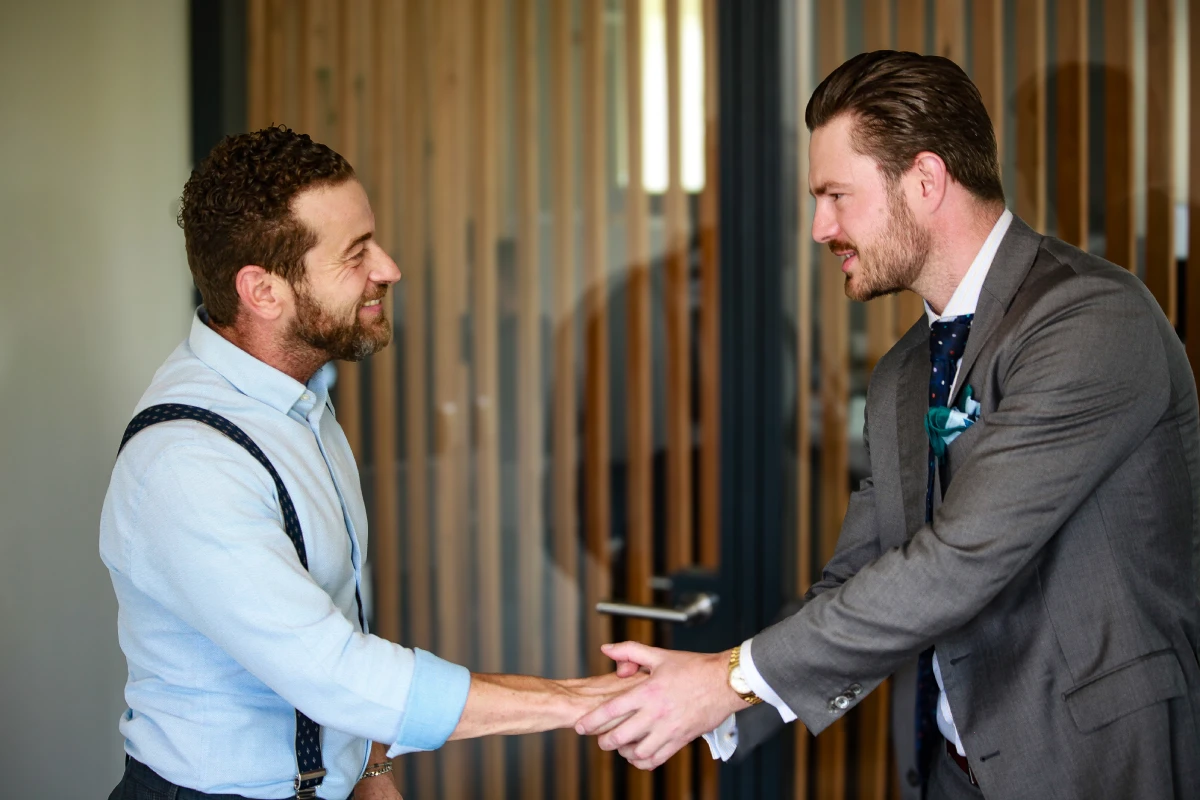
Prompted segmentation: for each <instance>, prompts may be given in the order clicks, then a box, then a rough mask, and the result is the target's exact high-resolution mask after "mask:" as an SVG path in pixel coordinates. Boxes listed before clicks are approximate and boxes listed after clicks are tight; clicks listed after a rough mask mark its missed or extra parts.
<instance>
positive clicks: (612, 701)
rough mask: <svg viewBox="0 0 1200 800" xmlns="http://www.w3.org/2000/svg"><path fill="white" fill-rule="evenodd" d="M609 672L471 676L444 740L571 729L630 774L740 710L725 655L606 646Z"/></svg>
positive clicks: (741, 702)
mask: <svg viewBox="0 0 1200 800" xmlns="http://www.w3.org/2000/svg"><path fill="white" fill-rule="evenodd" d="M601 649H602V651H603V652H604V654H605V655H606V656H608V657H609V658H611V659H613V661H615V662H616V665H617V668H616V671H615V673H608V674H606V675H599V676H595V677H591V678H576V679H569V680H561V681H550V680H547V679H544V678H532V677H529V676H516V675H479V674H476V675H473V676H472V681H471V690H470V693H469V694H468V697H467V704H466V707H465V708H464V710H463V715H462V718H461V719H460V720H459V724H458V727H457V728H456V729H455V731H454V733H453V734H452V735H451V736H450V738H451V739H466V738H473V737H475V736H488V735H494V734H506V733H507V734H514V733H535V732H538V731H544V730H552V729H554V728H566V727H571V726H573V727H574V728H575V731H576V732H577V733H579V734H580V735H584V736H598V737H599V740H598V743H599V745H600V748H601V749H602V750H616V751H617V752H619V753H620V754H621V755H622V756H623V757H624V758H625V759H626V760H627V761H629V763H630V764H632V765H633V766H635V767H637V768H638V769H654V768H655V767H658V766H659V765H661V764H662V763H663V762H665V761H666V760H667V759H668V758H670V757H671V756H672V755H674V754H675V753H677V752H678V751H679V750H680V749H681V748H682V747H683V746H684V745H686V744H688V743H689V742H691V741H692V740H693V739H696V738H697V737H699V736H701V735H702V734H704V733H707V732H708V731H711V730H714V729H715V728H717V727H718V726H719V725H720V724H721V723H722V722H724V721H725V720H726V719H727V718H728V717H729V716H730V715H731V714H733V713H734V712H736V711H739V710H741V709H744V708H746V707H747V701H746V700H745V699H743V698H742V696H741V695H739V694H738V693H737V692H735V691H734V689H733V688H732V687H731V686H730V683H729V663H730V652H731V651H728V650H727V651H725V652H723V653H711V654H710V653H687V652H679V651H673V650H662V649H659V648H656V647H649V646H647V645H643V644H639V643H638V642H622V643H620V644H606V645H604V646H603V647H602V648H601Z"/></svg>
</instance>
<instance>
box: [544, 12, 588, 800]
mask: <svg viewBox="0 0 1200 800" xmlns="http://www.w3.org/2000/svg"><path fill="white" fill-rule="evenodd" d="M550 21H551V30H550V40H551V43H550V61H551V63H550V83H551V94H552V97H551V109H552V130H551V138H552V142H551V144H552V145H553V153H554V166H553V168H552V170H551V173H552V175H553V181H554V193H553V197H554V221H555V225H554V231H553V235H554V260H553V264H554V270H553V281H554V309H555V317H556V321H555V329H554V469H553V470H552V472H553V481H554V564H555V567H556V573H557V574H556V575H555V583H554V606H553V608H554V641H555V645H554V647H555V661H554V672H555V674H556V675H558V676H560V677H575V676H577V675H579V674H580V672H581V671H582V665H581V664H580V663H579V660H580V659H579V655H578V653H579V619H580V607H579V589H580V585H579V578H580V574H579V556H578V552H579V551H578V541H579V501H578V497H577V494H578V493H577V491H576V486H577V485H578V483H577V482H578V479H579V475H578V472H577V471H576V469H577V467H576V463H577V461H578V457H579V446H578V434H577V431H578V427H577V425H578V418H577V416H576V414H577V403H576V391H575V379H576V363H575V362H576V353H575V320H576V315H575V308H574V306H575V180H574V179H575V148H574V144H575V131H574V126H573V125H572V120H573V116H574V115H573V113H572V111H573V108H572V98H573V92H572V90H573V88H574V87H573V85H572V84H573V77H574V69H573V59H572V52H573V50H574V41H573V34H574V31H573V30H572V24H571V22H572V20H571V4H570V3H562V2H559V3H553V4H551V7H550ZM554 740H555V741H554V796H555V797H574V796H575V795H576V794H577V793H578V790H579V769H580V766H579V754H580V741H579V735H578V734H576V733H575V731H573V730H562V731H558V732H557V733H556V734H555V737H554Z"/></svg>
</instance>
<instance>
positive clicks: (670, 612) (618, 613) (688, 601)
mask: <svg viewBox="0 0 1200 800" xmlns="http://www.w3.org/2000/svg"><path fill="white" fill-rule="evenodd" d="M719 599H720V598H718V597H717V595H715V594H712V593H711V592H701V593H699V594H694V595H685V596H683V597H681V598H680V603H679V605H678V606H676V607H675V608H663V607H662V606H639V605H634V604H633V603H614V602H609V601H601V602H599V603H596V610H597V611H599V612H600V613H601V614H611V615H613V616H614V617H636V618H638V619H652V620H654V621H656V622H673V623H675V624H676V625H696V624H698V623H701V622H704V621H705V620H707V619H708V618H709V617H711V616H712V615H713V610H714V609H716V607H717V601H718V600H719Z"/></svg>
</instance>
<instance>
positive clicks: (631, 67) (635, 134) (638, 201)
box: [589, 0, 654, 800]
mask: <svg viewBox="0 0 1200 800" xmlns="http://www.w3.org/2000/svg"><path fill="white" fill-rule="evenodd" d="M625 80H626V88H625V95H626V102H627V103H628V108H627V110H626V113H627V121H628V131H627V138H628V141H629V156H628V158H629V161H628V169H629V187H628V190H627V192H626V195H625V213H626V227H627V231H628V232H627V236H626V241H627V244H626V258H627V259H628V262H629V263H628V270H629V290H628V291H629V307H628V311H627V313H628V320H627V324H628V337H629V340H628V350H627V352H626V354H625V357H626V378H625V380H626V386H627V387H628V391H627V394H626V397H625V402H626V405H627V408H628V411H627V418H628V419H629V430H628V436H629V485H628V494H629V543H628V545H627V546H626V552H627V555H626V584H627V589H626V591H627V593H628V598H629V602H631V603H637V604H639V605H649V604H650V603H651V602H652V601H653V599H654V597H653V593H652V591H651V589H650V576H651V574H652V571H653V564H654V527H653V526H654V522H653V520H654V516H653V511H654V494H653V491H654V485H653V472H652V463H653V456H654V453H653V427H654V422H653V418H652V416H651V391H652V386H653V379H652V375H651V371H650V370H651V365H650V357H651V335H650V238H649V229H648V226H649V215H650V209H649V203H648V202H647V197H646V190H645V188H644V184H643V182H642V173H643V152H644V149H643V146H642V2H641V0H625ZM589 608H590V606H589ZM626 635H627V636H628V638H630V639H633V640H635V641H639V642H645V643H646V644H652V643H653V637H654V626H653V623H651V622H650V621H648V620H638V619H631V620H629V621H628V623H627V626H626ZM595 758H596V759H598V758H599V757H598V756H596V757H595ZM608 765H609V768H610V769H611V761H609V762H608ZM626 776H627V780H628V787H627V789H628V793H629V797H630V798H632V799H633V800H649V798H650V797H651V796H652V795H653V790H654V783H653V776H652V775H651V774H650V773H649V772H645V771H643V770H637V769H631V770H627V771H626Z"/></svg>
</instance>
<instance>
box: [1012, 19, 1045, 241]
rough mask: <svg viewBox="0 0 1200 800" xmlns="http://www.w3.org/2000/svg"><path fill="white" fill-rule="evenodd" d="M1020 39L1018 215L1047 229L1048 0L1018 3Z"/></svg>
mask: <svg viewBox="0 0 1200 800" xmlns="http://www.w3.org/2000/svg"><path fill="white" fill-rule="evenodd" d="M1016 4H1017V11H1016V13H1017V19H1020V20H1023V22H1022V31H1023V33H1022V35H1021V36H1019V37H1017V154H1016V155H1017V191H1016V213H1017V214H1018V215H1020V216H1021V217H1022V218H1023V219H1024V220H1025V222H1027V223H1029V225H1030V226H1031V227H1033V229H1034V230H1037V231H1044V230H1046V0H1016Z"/></svg>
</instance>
